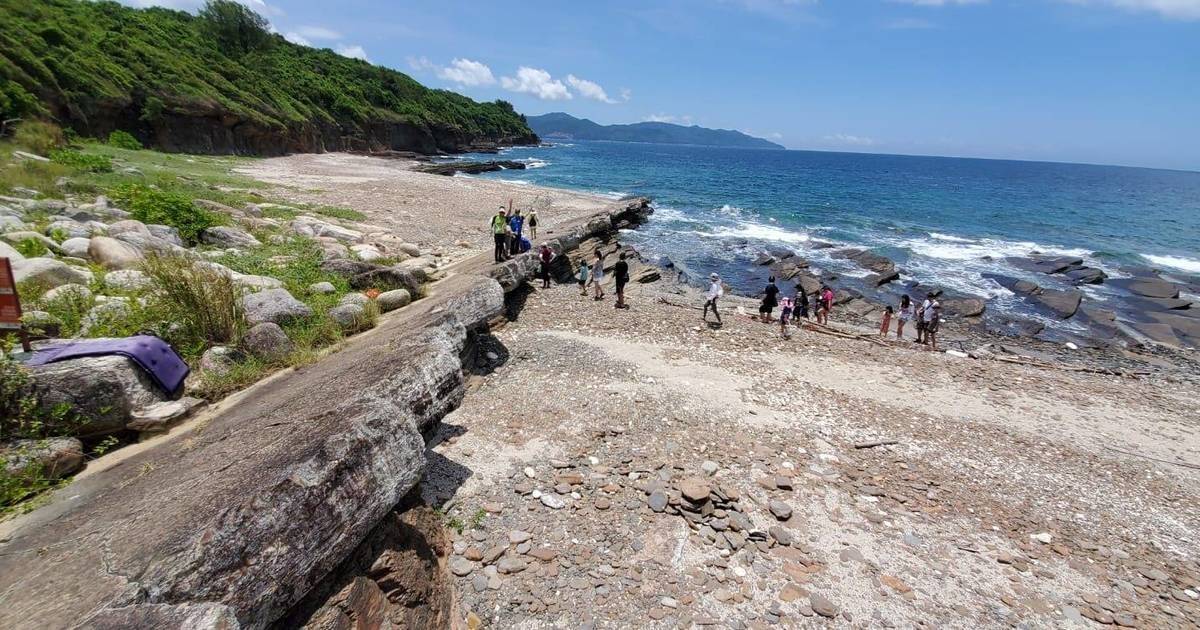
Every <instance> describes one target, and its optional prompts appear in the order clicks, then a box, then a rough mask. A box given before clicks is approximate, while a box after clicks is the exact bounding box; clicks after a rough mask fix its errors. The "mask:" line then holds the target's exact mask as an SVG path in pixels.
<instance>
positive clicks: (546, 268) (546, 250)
mask: <svg viewBox="0 0 1200 630" xmlns="http://www.w3.org/2000/svg"><path fill="white" fill-rule="evenodd" d="M552 262H554V250H552V249H550V246H549V245H547V244H545V243H542V247H541V249H540V250H538V263H539V264H540V266H541V268H540V269H538V276H539V277H541V279H542V288H543V289H549V288H550V263H552Z"/></svg>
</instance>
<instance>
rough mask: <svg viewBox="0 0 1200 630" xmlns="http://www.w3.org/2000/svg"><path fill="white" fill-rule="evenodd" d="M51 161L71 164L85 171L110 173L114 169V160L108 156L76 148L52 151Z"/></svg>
mask: <svg viewBox="0 0 1200 630" xmlns="http://www.w3.org/2000/svg"><path fill="white" fill-rule="evenodd" d="M50 161H52V162H54V163H56V164H62V165H63V166H70V167H72V168H76V169H79V170H81V171H83V172H85V173H108V172H110V171H112V160H111V159H109V158H108V157H107V156H103V155H93V154H91V153H84V152H82V151H76V150H75V149H55V150H54V151H51V152H50Z"/></svg>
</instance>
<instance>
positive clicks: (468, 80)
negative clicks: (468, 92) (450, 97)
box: [422, 57, 496, 85]
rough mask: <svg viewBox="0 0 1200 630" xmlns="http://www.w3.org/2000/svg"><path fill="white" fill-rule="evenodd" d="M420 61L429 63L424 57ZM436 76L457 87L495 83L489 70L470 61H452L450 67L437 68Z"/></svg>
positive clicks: (476, 62)
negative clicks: (456, 84)
mask: <svg viewBox="0 0 1200 630" xmlns="http://www.w3.org/2000/svg"><path fill="white" fill-rule="evenodd" d="M422 59H424V60H425V62H426V63H428V62H429V60H428V59H425V58H424V57H422ZM430 65H432V64H430ZM437 75H438V77H439V78H441V79H444V80H446V81H451V82H453V83H458V84H459V85H492V84H493V83H495V82H496V77H494V76H492V69H491V68H489V67H487V66H486V65H484V64H482V63H480V62H478V61H472V60H470V59H454V60H453V61H451V62H450V65H448V66H446V67H444V68H437Z"/></svg>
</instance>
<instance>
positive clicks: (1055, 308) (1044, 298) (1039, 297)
mask: <svg viewBox="0 0 1200 630" xmlns="http://www.w3.org/2000/svg"><path fill="white" fill-rule="evenodd" d="M1028 299H1029V300H1031V301H1033V302H1034V303H1035V304H1039V305H1041V306H1042V307H1044V308H1046V309H1048V310H1050V311H1051V312H1053V313H1054V314H1055V315H1057V316H1058V317H1060V318H1062V319H1067V318H1069V317H1071V316H1072V315H1074V314H1075V311H1077V310H1079V302H1080V301H1081V300H1082V299H1083V294H1082V293H1080V292H1079V291H1076V290H1074V289H1067V290H1065V291H1060V290H1058V289H1043V290H1042V291H1041V292H1040V293H1037V294H1035V295H1031V296H1029V298H1028Z"/></svg>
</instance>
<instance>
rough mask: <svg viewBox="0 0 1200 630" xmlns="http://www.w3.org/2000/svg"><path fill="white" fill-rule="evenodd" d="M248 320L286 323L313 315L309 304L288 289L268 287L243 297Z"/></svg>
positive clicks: (252, 323) (255, 322)
mask: <svg viewBox="0 0 1200 630" xmlns="http://www.w3.org/2000/svg"><path fill="white" fill-rule="evenodd" d="M242 308H243V309H244V310H245V313H246V321H247V322H249V323H250V324H251V325H254V324H261V323H263V322H274V323H276V324H286V323H288V322H291V321H295V320H297V319H302V318H305V317H308V316H310V315H312V309H311V308H309V307H308V305H307V304H305V303H304V302H301V301H300V300H297V299H296V298H294V297H292V294H291V293H288V291H287V289H267V290H265V291H259V292H258V293H248V294H246V295H245V296H243V297H242Z"/></svg>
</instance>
